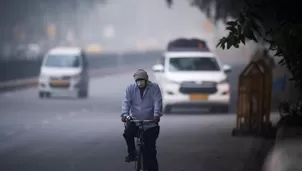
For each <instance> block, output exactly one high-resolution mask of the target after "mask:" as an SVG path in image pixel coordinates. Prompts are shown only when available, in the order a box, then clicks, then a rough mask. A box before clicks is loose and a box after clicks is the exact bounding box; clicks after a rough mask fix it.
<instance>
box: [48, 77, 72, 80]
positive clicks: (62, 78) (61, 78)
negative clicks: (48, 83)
mask: <svg viewBox="0 0 302 171" xmlns="http://www.w3.org/2000/svg"><path fill="white" fill-rule="evenodd" d="M70 78H71V76H51V77H50V79H51V80H69V79H70Z"/></svg>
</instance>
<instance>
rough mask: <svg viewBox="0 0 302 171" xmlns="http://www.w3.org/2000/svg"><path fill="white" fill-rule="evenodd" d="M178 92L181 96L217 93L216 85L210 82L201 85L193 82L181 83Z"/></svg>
mask: <svg viewBox="0 0 302 171" xmlns="http://www.w3.org/2000/svg"><path fill="white" fill-rule="evenodd" d="M179 92H180V93H183V94H191V93H204V94H214V93H216V92H217V83H216V82H211V81H203V82H202V83H197V82H194V81H187V82H182V83H181V85H180V88H179Z"/></svg>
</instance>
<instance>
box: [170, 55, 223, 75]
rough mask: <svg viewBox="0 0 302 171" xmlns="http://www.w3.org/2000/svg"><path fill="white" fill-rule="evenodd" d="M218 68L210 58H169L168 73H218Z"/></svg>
mask: <svg viewBox="0 0 302 171" xmlns="http://www.w3.org/2000/svg"><path fill="white" fill-rule="evenodd" d="M219 70H220V67H219V65H218V63H217V61H216V59H215V58H212V57H192V58H189V57H177V58H174V57H173V58H170V61H169V71H171V72H177V71H219Z"/></svg>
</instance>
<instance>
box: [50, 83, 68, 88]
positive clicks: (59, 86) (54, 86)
mask: <svg viewBox="0 0 302 171" xmlns="http://www.w3.org/2000/svg"><path fill="white" fill-rule="evenodd" d="M49 86H50V87H51V88H69V86H70V84H65V85H54V84H52V83H49Z"/></svg>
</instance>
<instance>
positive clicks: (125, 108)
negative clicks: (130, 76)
mask: <svg viewBox="0 0 302 171" xmlns="http://www.w3.org/2000/svg"><path fill="white" fill-rule="evenodd" d="M128 114H130V115H131V116H133V117H135V118H136V119H138V120H152V119H153V118H154V116H162V95H161V91H160V88H159V86H158V84H156V83H152V82H150V81H149V82H148V84H147V87H146V89H145V91H144V94H143V97H142V98H141V95H140V90H139V88H138V86H137V85H136V83H133V84H130V85H129V86H128V87H127V88H126V92H125V95H124V100H123V102H122V115H121V116H123V115H128ZM150 126H151V125H150ZM153 126H154V125H153Z"/></svg>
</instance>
